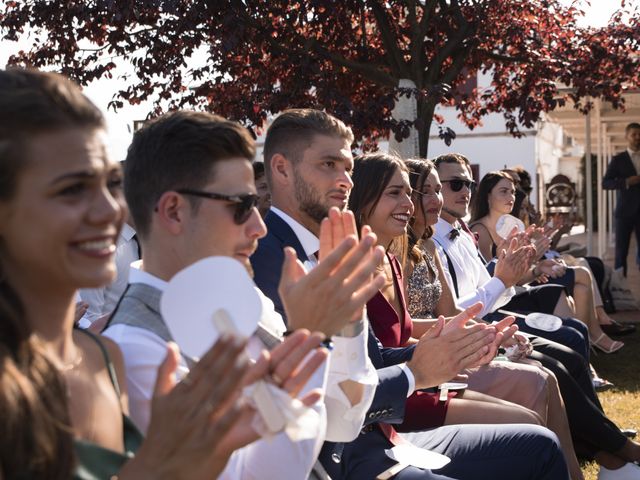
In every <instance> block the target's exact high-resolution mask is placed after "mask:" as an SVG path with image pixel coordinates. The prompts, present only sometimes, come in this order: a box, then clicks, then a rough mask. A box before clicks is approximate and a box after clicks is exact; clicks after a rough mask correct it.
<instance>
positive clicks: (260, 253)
mask: <svg viewBox="0 0 640 480" xmlns="http://www.w3.org/2000/svg"><path fill="white" fill-rule="evenodd" d="M265 224H266V225H267V235H266V236H265V237H264V238H262V239H261V240H260V241H259V242H258V249H257V250H256V252H255V253H254V254H253V255H252V257H251V265H252V267H253V271H254V280H255V283H256V285H258V287H259V288H260V289H261V290H262V291H263V292H264V294H265V295H267V296H268V297H269V298H270V299H271V300H272V301H273V303H274V304H275V307H276V310H277V311H278V312H279V313H280V314H281V315H282V318H283V319H284V320H285V321H286V315H285V313H284V308H283V305H282V301H281V300H280V296H279V295H278V284H279V283H280V275H281V271H282V264H283V262H284V253H283V248H284V247H287V246H289V247H292V248H293V249H295V251H296V253H297V254H298V258H299V259H300V261H303V262H304V261H307V260H308V258H307V255H306V254H305V252H304V250H303V248H302V245H301V244H300V241H299V240H298V237H297V236H296V235H295V233H294V232H293V230H292V229H291V227H289V225H287V223H286V222H285V221H284V220H282V219H281V218H280V217H279V216H278V215H277V214H275V213H273V212H269V213H268V214H267V216H266V217H265ZM368 353H369V358H370V359H371V362H372V363H373V365H374V367H375V368H376V369H377V373H378V379H379V383H378V387H377V388H376V392H375V396H374V398H373V402H372V404H371V407H370V409H369V411H368V412H367V415H366V420H365V426H367V425H369V424H375V423H378V422H381V421H383V422H385V423H401V422H402V419H403V417H404V409H405V404H406V400H407V391H408V388H409V384H408V381H407V377H406V375H405V374H404V372H403V371H402V369H401V368H400V367H399V366H398V364H399V363H402V362H406V361H407V360H409V359H410V358H411V356H412V355H413V347H407V348H385V347H382V345H381V344H380V342H379V341H378V339H377V338H376V337H375V335H374V333H373V330H371V328H369V343H368ZM380 435H383V434H382V432H381V431H380V430H379V429H378V428H375V427H374V428H369V429H365V428H363V432H362V433H361V434H360V436H359V437H358V438H357V439H355V440H354V441H353V442H351V443H349V444H334V443H331V442H326V443H325V444H324V446H323V448H322V452H321V453H320V461H321V462H322V464H323V466H324V468H325V469H326V470H327V473H329V475H331V478H333V479H339V478H346V477H347V476H348V465H349V457H350V456H353V455H357V456H360V457H361V456H362V455H363V454H369V452H370V454H371V455H384V452H381V451H379V450H375V451H373V450H372V449H371V447H370V445H371V444H376V445H377V444H379V443H380ZM336 452H341V457H342V462H340V463H337V462H335V460H332V454H335V453H336Z"/></svg>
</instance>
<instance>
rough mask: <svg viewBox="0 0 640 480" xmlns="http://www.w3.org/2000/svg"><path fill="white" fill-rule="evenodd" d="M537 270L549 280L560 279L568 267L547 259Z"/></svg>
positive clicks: (537, 266)
mask: <svg viewBox="0 0 640 480" xmlns="http://www.w3.org/2000/svg"><path fill="white" fill-rule="evenodd" d="M536 270H537V271H538V272H539V273H541V274H542V275H545V276H546V277H548V278H558V277H561V276H562V275H564V274H565V272H566V271H567V266H566V265H565V264H564V263H562V262H559V261H557V260H555V259H553V258H547V259H545V260H541V261H539V262H538V264H537V265H536Z"/></svg>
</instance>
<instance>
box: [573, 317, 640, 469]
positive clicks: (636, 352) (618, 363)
mask: <svg viewBox="0 0 640 480" xmlns="http://www.w3.org/2000/svg"><path fill="white" fill-rule="evenodd" d="M638 315H639V316H640V313H639V314H638ZM620 340H622V341H624V343H625V346H624V348H623V349H622V350H620V351H619V352H618V353H614V354H611V355H606V354H603V353H598V355H597V356H596V355H593V354H592V356H591V363H592V364H593V365H594V367H595V368H596V370H597V371H598V373H599V374H600V376H601V377H603V378H606V379H607V380H609V381H610V382H613V383H614V384H615V388H613V389H611V390H609V391H608V392H604V393H600V394H599V397H600V401H601V402H602V405H603V406H604V410H605V412H606V413H607V416H608V417H609V418H610V419H611V420H613V421H614V422H615V423H616V425H618V426H619V427H620V428H635V429H636V430H640V375H639V373H640V333H639V332H635V333H634V334H633V335H628V336H626V337H621V338H620ZM583 472H585V477H586V479H587V480H596V478H597V476H598V465H597V464H596V463H595V462H591V463H587V464H584V465H583Z"/></svg>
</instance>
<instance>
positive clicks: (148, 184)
mask: <svg viewBox="0 0 640 480" xmlns="http://www.w3.org/2000/svg"><path fill="white" fill-rule="evenodd" d="M255 153H256V150H255V143H254V141H253V138H252V137H251V135H250V134H249V132H248V130H247V129H246V128H244V127H243V126H242V125H240V124H238V123H236V122H232V121H230V120H226V119H224V118H222V117H219V116H217V115H213V114H211V113H205V112H190V111H184V110H180V111H176V112H173V113H169V114H166V115H163V116H161V117H158V118H156V119H154V120H151V121H149V122H148V123H147V124H146V125H145V126H144V127H143V128H141V129H140V130H138V131H137V132H136V133H135V135H134V137H133V142H132V143H131V146H130V147H129V151H128V152H127V160H126V162H125V174H124V191H125V196H126V198H127V203H128V204H129V210H130V212H131V217H132V218H133V223H134V224H135V227H136V231H137V232H138V234H140V235H141V236H142V237H144V236H145V235H147V234H148V233H149V229H150V227H151V216H152V214H153V210H154V209H155V207H156V203H157V202H158V200H159V199H160V197H161V196H162V194H163V193H165V192H168V191H170V190H178V189H181V188H191V189H198V188H201V187H203V186H204V185H206V184H207V183H209V182H210V181H211V180H212V178H211V175H212V174H211V172H212V166H213V165H215V164H216V163H217V162H219V161H222V160H229V159H231V158H237V157H239V158H246V159H247V160H249V161H250V162H251V161H252V160H253V157H254V156H255ZM189 202H191V204H192V206H193V208H194V209H197V208H198V206H199V205H200V201H199V199H197V198H192V197H189Z"/></svg>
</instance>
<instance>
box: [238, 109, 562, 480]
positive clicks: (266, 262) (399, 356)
mask: <svg viewBox="0 0 640 480" xmlns="http://www.w3.org/2000/svg"><path fill="white" fill-rule="evenodd" d="M352 141H353V134H352V132H351V130H350V129H349V128H347V127H346V126H345V125H344V124H343V123H342V122H341V121H339V120H338V119H336V118H334V117H332V116H331V115H328V114H326V113H324V112H321V111H317V110H310V109H299V110H288V111H286V112H284V113H282V114H281V115H280V116H278V117H277V118H276V119H275V120H274V122H273V123H272V124H271V126H270V127H269V130H268V132H267V137H266V140H265V148H264V155H265V169H266V173H267V180H268V182H269V187H270V191H271V198H272V207H271V210H270V211H269V213H268V214H267V216H266V218H265V223H266V224H267V228H268V232H267V235H266V236H265V237H264V238H263V239H261V240H260V241H259V245H258V250H257V251H256V253H255V254H254V255H253V256H252V257H251V263H252V266H253V269H254V271H255V279H256V284H257V285H258V286H259V287H260V288H261V289H262V290H263V291H264V292H265V293H266V294H267V295H268V296H269V297H270V298H271V299H272V300H273V301H274V303H275V305H276V308H277V309H283V302H284V305H286V299H285V298H281V296H280V295H279V294H278V285H279V283H280V271H281V269H282V265H283V263H285V265H286V262H285V254H284V253H283V249H284V248H287V247H290V248H293V249H295V251H296V252H297V255H298V257H299V259H300V260H301V261H303V262H304V263H305V265H306V266H307V267H308V268H313V270H312V273H313V272H315V271H316V270H317V269H321V268H323V264H324V263H325V258H324V256H323V254H322V249H321V248H320V255H319V257H318V255H317V254H316V252H317V251H318V250H319V247H320V246H321V245H322V244H323V243H325V242H327V241H329V240H327V239H326V238H325V237H324V236H323V235H322V231H321V225H322V223H323V222H326V221H327V220H325V218H326V217H327V215H329V216H330V217H331V216H333V215H335V214H336V209H339V210H343V209H345V208H346V206H347V202H348V198H349V194H350V191H351V188H352V187H353V182H352V180H351V172H352V169H353V156H352V153H351V143H352ZM341 228H342V230H343V231H344V230H347V231H349V232H353V234H355V228H353V227H351V226H348V225H345V226H343V227H341ZM336 231H340V228H338V229H337V230H336ZM367 232H369V229H368V227H364V229H363V234H364V235H363V237H367V236H368V233H367ZM347 286H348V282H345V283H344V284H343V286H340V287H338V289H339V290H340V291H344V289H345V288H346V287H347ZM381 286H382V285H381V284H377V285H376V289H375V290H378V289H379V288H380V287H381ZM347 293H348V292H346V291H344V294H347ZM372 293H373V292H372ZM480 308H481V306H480V305H476V306H473V307H471V308H470V309H468V310H467V311H466V312H464V313H463V314H461V315H460V316H459V317H458V318H456V319H454V320H453V321H452V322H451V323H450V325H451V326H450V327H448V328H443V325H442V324H441V325H440V326H439V327H438V329H437V330H432V331H431V332H428V333H427V334H425V335H424V336H422V337H421V338H420V340H419V341H418V342H417V343H416V344H415V345H414V346H411V347H403V348H398V349H394V348H383V347H381V346H380V344H379V343H378V341H377V339H376V338H375V336H374V335H373V333H372V332H370V336H369V343H368V354H369V356H370V358H371V360H372V362H373V364H374V365H375V366H376V368H377V373H378V376H379V378H380V382H379V385H378V387H377V389H376V395H375V397H374V399H373V403H372V406H371V409H370V411H369V413H368V414H367V418H366V422H365V426H364V428H363V429H362V432H361V433H360V435H359V436H358V438H357V439H356V440H355V441H353V442H350V443H347V444H336V443H331V442H327V443H325V445H324V447H323V449H322V453H321V455H320V460H321V461H322V464H323V466H324V467H325V469H326V470H327V472H328V473H329V475H330V476H331V478H333V479H334V480H339V479H343V478H375V477H377V476H378V475H381V474H384V475H387V474H388V475H389V476H390V475H391V474H392V473H391V472H393V471H394V470H389V469H394V468H396V467H397V463H396V462H395V461H394V460H392V459H391V458H389V457H388V456H387V455H386V454H385V450H386V449H389V448H391V447H393V445H394V444H395V443H396V442H397V441H398V440H397V439H398V434H397V433H396V431H395V429H394V428H393V426H392V425H391V424H397V423H400V422H402V420H403V417H404V412H405V406H406V399H407V397H408V396H410V395H411V394H412V393H413V392H414V390H416V389H424V388H428V387H433V386H436V385H439V384H440V383H441V382H443V381H446V380H449V379H451V378H453V377H454V376H455V375H456V374H457V373H458V372H459V371H460V370H461V369H463V368H464V367H466V366H471V365H475V364H477V363H478V362H481V361H483V360H484V358H485V357H490V356H491V353H492V352H494V351H495V343H496V342H498V341H499V339H500V338H501V336H502V332H498V331H496V329H495V327H487V326H485V325H474V326H471V327H465V326H464V323H465V322H466V320H468V319H469V318H471V317H473V316H474V315H475V313H477V312H478V310H479V309H480ZM288 320H289V321H292V320H294V319H291V318H289V319H288ZM364 328H368V326H366V325H365V326H364ZM550 439H553V440H552V441H551V443H549V441H550ZM412 441H413V443H414V444H415V445H416V446H418V447H421V448H427V449H431V450H434V451H437V452H440V453H443V454H445V455H448V456H449V457H451V458H452V461H451V463H449V464H448V465H446V466H445V467H443V468H441V469H439V470H438V471H437V474H436V473H435V472H430V471H427V470H422V469H420V468H417V467H415V466H409V467H407V468H405V469H402V470H401V471H399V473H397V474H396V476H395V477H394V478H396V479H399V480H402V479H431V478H456V479H472V478H473V479H475V480H478V479H485V478H487V479H489V478H491V479H493V478H496V477H499V476H505V477H508V478H511V479H519V478H522V479H524V478H539V479H542V478H549V479H551V478H568V472H567V468H566V464H565V462H564V458H563V457H562V454H561V453H560V450H559V448H558V444H557V439H556V438H555V435H553V434H552V433H551V432H549V431H548V430H546V429H544V428H542V427H540V426H537V425H521V424H519V425H517V426H511V425H495V426H493V425H492V426H488V425H468V426H446V427H440V428H437V429H434V430H431V431H429V432H420V433H419V436H418V437H417V438H415V439H413V440H412ZM534 450H535V451H536V453H532V451H534ZM489 452H491V453H489ZM516 457H517V458H519V460H518V462H517V465H516V463H514V458H516ZM533 457H536V458H537V461H532V462H528V461H527V459H529V458H533ZM541 459H544V460H543V463H544V464H545V465H544V466H543V465H542V464H541V463H540V460H541ZM383 472H387V473H383Z"/></svg>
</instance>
